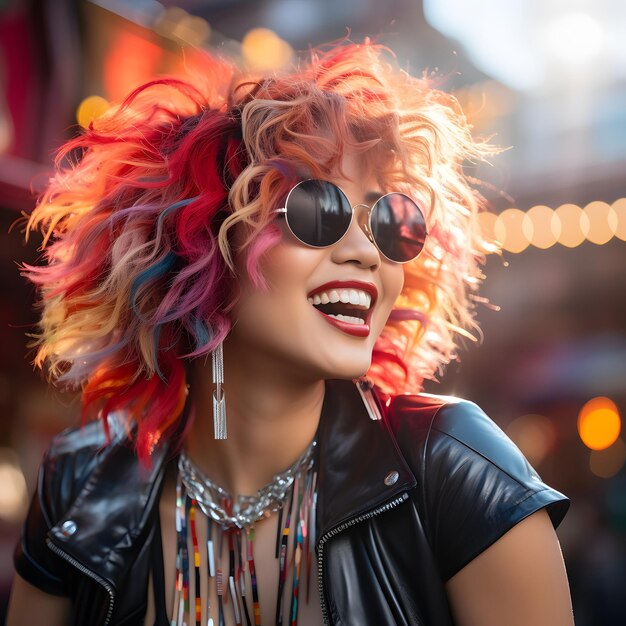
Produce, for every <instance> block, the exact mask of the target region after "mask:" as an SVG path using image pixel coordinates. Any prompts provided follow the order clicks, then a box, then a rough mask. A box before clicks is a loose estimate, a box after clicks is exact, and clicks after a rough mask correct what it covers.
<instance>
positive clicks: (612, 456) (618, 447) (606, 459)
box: [589, 438, 626, 478]
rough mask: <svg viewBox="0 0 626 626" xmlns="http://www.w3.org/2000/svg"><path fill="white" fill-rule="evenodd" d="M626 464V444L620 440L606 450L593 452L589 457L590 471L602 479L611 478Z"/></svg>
mask: <svg viewBox="0 0 626 626" xmlns="http://www.w3.org/2000/svg"><path fill="white" fill-rule="evenodd" d="M625 462H626V443H624V440H623V439H621V438H619V439H617V440H616V441H615V443H614V444H613V445H612V446H609V447H608V448H605V449H604V450H592V451H591V453H590V455H589V469H590V470H591V471H592V473H594V474H595V475H596V476H598V477H600V478H611V477H613V476H615V474H617V472H619V471H620V470H621V469H622V467H624V463H625Z"/></svg>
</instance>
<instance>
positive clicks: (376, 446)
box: [317, 380, 416, 540]
mask: <svg viewBox="0 0 626 626" xmlns="http://www.w3.org/2000/svg"><path fill="white" fill-rule="evenodd" d="M381 414H382V415H383V419H381V420H376V421H375V420H373V419H371V418H370V416H369V413H368V411H367V409H366V407H365V404H364V402H363V399H362V398H361V395H360V393H359V391H358V389H357V388H356V385H355V384H354V383H353V382H352V381H343V380H328V381H326V393H325V396H324V403H323V406H322V416H321V420H320V425H319V428H318V435H317V437H318V445H319V476H318V480H319V483H318V484H319V489H318V494H319V495H318V508H317V539H318V540H319V539H320V538H321V537H322V536H323V535H324V534H325V533H327V532H328V531H329V530H331V529H332V528H335V527H337V526H339V525H340V524H342V523H343V522H345V521H347V520H349V519H353V518H355V517H358V516H359V515H362V514H363V513H365V512H367V511H370V510H373V509H375V508H376V507H378V506H380V505H381V504H383V503H385V502H388V501H390V500H392V499H393V498H394V497H396V496H397V495H398V494H399V493H402V492H403V491H406V490H407V489H411V488H413V487H415V484H416V480H415V476H414V475H413V474H412V472H411V470H410V469H409V467H408V465H407V463H406V461H405V460H404V457H403V456H402V454H401V453H400V450H399V449H398V445H397V443H396V441H395V438H394V437H393V435H392V434H391V430H390V428H389V425H388V424H387V420H386V419H385V418H384V414H385V412H384V410H381ZM394 472H397V473H398V474H397V479H395V480H394V478H395V474H394Z"/></svg>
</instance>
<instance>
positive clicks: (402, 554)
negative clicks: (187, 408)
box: [15, 381, 569, 626]
mask: <svg viewBox="0 0 626 626" xmlns="http://www.w3.org/2000/svg"><path fill="white" fill-rule="evenodd" d="M376 404H377V407H378V410H379V411H380V412H381V413H382V414H383V415H382V416H383V419H381V420H377V421H374V420H372V419H371V417H370V413H371V411H368V410H367V409H366V404H365V403H364V402H363V399H362V397H361V395H360V394H359V392H358V390H357V388H356V387H355V385H354V384H353V383H351V382H347V381H328V382H327V385H326V396H325V399H324V406H323V409H322V418H321V420H320V426H319V430H318V434H317V440H318V444H319V445H318V449H319V454H320V458H319V496H318V520H317V522H318V525H317V533H316V534H317V537H316V541H317V557H318V567H319V585H320V597H321V602H322V612H323V615H324V619H325V622H326V623H328V624H334V625H337V626H339V625H345V624H354V625H358V626H367V625H370V624H371V625H376V626H380V625H384V624H403V625H404V624H406V625H408V624H412V625H424V624H428V625H433V626H446V625H448V624H453V623H454V622H453V618H452V616H451V612H450V607H449V605H448V601H447V597H446V594H445V587H444V584H445V582H446V581H447V580H448V579H449V578H451V577H452V576H453V575H454V574H455V573H456V572H458V571H459V570H460V569H461V568H462V567H463V566H464V565H466V564H467V563H468V562H469V561H471V560H472V559H473V558H474V557H475V556H477V555H478V554H480V553H481V552H482V551H483V550H485V549H486V548H487V547H488V546H489V545H491V544H492V543H493V542H494V541H496V540H497V539H498V538H499V537H501V536H502V535H503V534H504V533H505V532H506V531H507V530H509V529H510V528H511V527H512V526H514V525H515V524H516V523H518V522H519V521H521V520H522V519H524V518H525V517H527V516H528V515H530V514H532V513H533V512H535V511H537V510H538V509H540V508H543V507H547V510H548V512H549V514H550V517H551V519H552V522H553V523H554V525H555V526H556V525H557V524H558V523H559V522H560V521H561V519H562V518H563V516H564V515H565V512H566V511H567V508H568V506H569V501H568V500H567V498H566V497H565V496H563V495H562V494H560V493H558V492H557V491H555V490H553V489H551V488H550V487H548V486H546V485H545V484H544V483H543V482H542V481H541V479H540V478H539V476H538V475H537V473H536V472H535V471H534V470H533V469H532V468H531V467H530V466H529V464H528V463H527V461H526V460H525V458H524V457H523V456H522V454H521V453H520V452H519V450H518V449H517V448H516V447H515V446H514V445H513V444H512V442H511V441H510V440H509V439H508V438H507V437H506V436H505V435H504V433H503V432H502V431H501V430H500V429H499V428H498V427H497V426H496V425H495V424H494V423H493V422H492V421H491V420H490V419H489V418H488V417H487V416H486V415H485V414H484V413H483V412H482V411H481V410H480V409H479V408H478V407H477V406H476V405H475V404H472V403H470V402H467V401H458V400H456V399H454V398H446V397H441V396H431V395H427V394H422V395H418V396H409V395H406V396H396V397H395V398H392V399H391V400H390V402H389V403H388V404H386V403H381V402H380V401H377V402H376ZM104 444H105V440H104V435H103V432H102V427H101V425H100V424H97V423H95V424H92V425H88V426H86V427H85V428H83V429H81V430H74V431H67V432H65V433H62V434H61V435H59V436H58V437H57V438H55V440H54V441H53V443H52V445H51V447H50V448H49V450H48V452H47V454H46V456H45V458H44V461H43V463H42V467H41V471H40V475H39V483H38V486H37V492H36V494H35V496H34V499H33V502H32V505H31V509H30V512H29V515H28V518H27V520H26V522H25V525H24V532H23V536H22V540H21V542H20V543H19V544H18V546H17V548H16V555H15V563H16V569H17V571H18V572H19V573H20V575H21V576H22V577H23V578H25V579H26V580H28V581H29V582H31V584H34V585H35V586H37V587H39V588H41V589H43V590H44V591H47V592H50V593H55V594H62V595H68V596H70V597H71V598H72V604H73V623H74V624H80V625H84V624H142V623H143V618H144V615H145V611H146V601H147V581H148V577H149V568H150V544H151V540H152V537H153V533H154V519H155V514H156V513H157V512H158V507H157V506H156V505H157V502H158V495H159V493H160V485H161V481H162V478H163V475H164V471H165V466H166V463H165V461H166V459H167V451H166V450H164V449H163V450H159V451H157V452H156V454H155V456H154V463H153V466H152V468H151V469H150V470H149V471H147V470H145V469H142V468H141V467H140V466H139V465H138V463H137V461H136V458H135V455H134V454H133V450H132V446H131V444H130V443H129V441H128V439H127V438H126V436H125V434H124V432H123V430H121V429H120V430H119V431H117V432H116V433H115V434H114V437H113V441H112V442H111V443H110V444H109V445H104ZM511 566H512V567H514V564H513V563H512V564H511Z"/></svg>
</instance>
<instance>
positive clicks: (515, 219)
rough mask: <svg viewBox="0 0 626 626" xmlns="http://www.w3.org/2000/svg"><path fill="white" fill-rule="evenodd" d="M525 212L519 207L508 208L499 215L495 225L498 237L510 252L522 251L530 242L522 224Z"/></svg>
mask: <svg viewBox="0 0 626 626" xmlns="http://www.w3.org/2000/svg"><path fill="white" fill-rule="evenodd" d="M524 217H525V214H524V212H523V211H520V210H519V209H506V210H504V211H502V213H500V215H498V218H497V219H496V223H495V225H494V232H495V235H496V239H497V240H498V241H500V242H502V246H503V248H504V249H505V250H507V251H508V252H516V253H517V252H522V251H523V250H525V249H526V248H527V247H528V245H529V244H530V241H529V237H527V235H526V233H525V232H524V229H523V228H522V224H523V221H524Z"/></svg>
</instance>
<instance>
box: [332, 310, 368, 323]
mask: <svg viewBox="0 0 626 626" xmlns="http://www.w3.org/2000/svg"><path fill="white" fill-rule="evenodd" d="M328 317H334V318H335V319H336V320H339V321H340V322H348V324H356V325H357V326H361V325H363V324H365V320H362V319H361V318H360V317H352V316H351V315H341V314H340V313H339V314H337V315H329V316H328Z"/></svg>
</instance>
